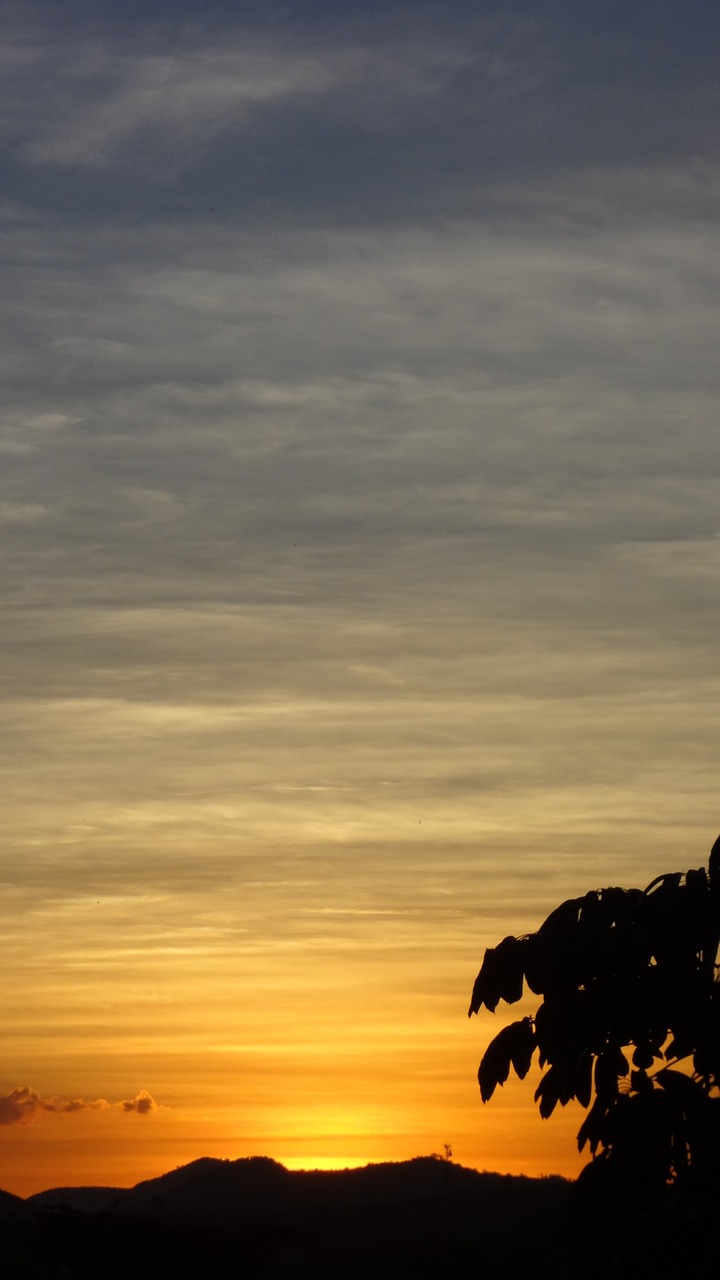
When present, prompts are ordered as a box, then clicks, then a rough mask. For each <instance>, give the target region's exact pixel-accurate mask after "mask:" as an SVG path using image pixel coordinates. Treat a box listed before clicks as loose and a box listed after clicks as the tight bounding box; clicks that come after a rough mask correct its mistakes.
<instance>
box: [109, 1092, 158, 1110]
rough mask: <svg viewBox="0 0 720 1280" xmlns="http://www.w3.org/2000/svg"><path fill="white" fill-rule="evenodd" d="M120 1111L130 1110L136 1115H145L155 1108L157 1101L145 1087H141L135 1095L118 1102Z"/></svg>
mask: <svg viewBox="0 0 720 1280" xmlns="http://www.w3.org/2000/svg"><path fill="white" fill-rule="evenodd" d="M118 1106H119V1107H120V1110H121V1111H125V1112H132V1113H133V1114H135V1115H138V1116H147V1115H149V1114H150V1112H151V1111H155V1110H156V1109H157V1103H156V1102H155V1100H154V1098H152V1097H151V1095H150V1094H149V1093H148V1092H147V1090H146V1089H141V1091H140V1093H138V1094H137V1096H136V1097H134V1098H131V1099H130V1100H129V1101H127V1102H120V1103H118Z"/></svg>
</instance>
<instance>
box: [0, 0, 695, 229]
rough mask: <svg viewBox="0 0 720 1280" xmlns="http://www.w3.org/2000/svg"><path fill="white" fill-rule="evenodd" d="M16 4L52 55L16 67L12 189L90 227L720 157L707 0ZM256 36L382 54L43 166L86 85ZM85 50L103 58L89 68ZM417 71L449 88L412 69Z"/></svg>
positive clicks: (344, 204)
mask: <svg viewBox="0 0 720 1280" xmlns="http://www.w3.org/2000/svg"><path fill="white" fill-rule="evenodd" d="M8 12H9V18H8V19H7V20H6V25H7V35H8V36H9V39H10V42H11V43H12V41H13V38H16V39H20V40H24V41H25V42H27V43H28V44H29V45H30V46H31V47H32V48H34V49H35V51H36V54H37V63H36V67H35V70H34V72H33V73H32V81H31V80H30V79H29V78H28V70H27V67H26V65H25V64H24V63H22V62H19V63H18V64H17V65H16V66H15V67H12V66H11V68H10V71H9V73H8V77H7V78H6V87H5V94H6V95H7V97H8V99H13V98H14V99H15V101H16V104H17V105H16V111H15V120H16V128H15V130H11V131H10V133H9V135H8V134H7V133H6V139H5V144H4V148H3V152H2V168H3V171H4V183H5V187H6V190H8V189H11V190H12V191H13V192H14V193H15V195H16V196H19V197H20V198H21V200H22V202H23V203H24V204H26V205H27V206H29V207H31V208H34V209H36V210H46V211H50V210H52V211H53V212H54V214H55V215H56V216H58V217H60V218H62V217H63V216H67V217H69V218H72V219H73V220H75V221H77V220H83V219H85V218H88V217H90V218H92V219H97V218H102V219H109V220H111V221H115V220H118V219H119V220H120V221H125V222H130V223H134V222H135V221H137V220H142V219H144V218H150V219H152V220H155V219H157V220H161V221H163V220H167V219H172V220H178V221H181V220H184V219H187V218H195V217H203V216H206V215H207V216H212V217H213V218H214V219H216V220H220V221H222V220H224V219H229V220H230V221H233V222H235V221H236V220H237V219H238V217H240V218H242V219H247V220H249V221H250V222H255V221H257V220H260V221H262V222H264V221H267V220H268V219H270V220H272V221H278V220H279V221H281V222H282V221H284V220H286V219H287V220H289V221H291V222H293V223H298V222H299V223H305V224H306V223H311V224H318V225H326V224H337V223H339V224H348V223H350V224H359V225H362V224H364V223H369V224H373V225H375V224H377V223H378V222H380V223H381V222H383V221H390V222H395V221H398V220H400V221H402V220H403V219H408V218H412V219H415V218H417V217H418V216H419V215H420V214H421V215H422V216H423V217H425V218H427V217H429V218H433V217H436V216H446V215H448V214H452V215H453V216H456V215H460V216H463V215H465V216H473V215H474V214H475V213H476V212H477V211H478V205H479V202H480V203H481V204H482V205H483V208H485V207H486V202H487V200H488V198H489V197H488V194H487V191H488V188H489V186H490V185H491V184H493V183H498V182H500V183H502V182H504V183H507V182H510V181H516V180H517V179H518V178H520V177H522V178H523V179H526V180H536V179H537V177H538V175H542V174H543V173H546V174H553V175H556V176H557V175H558V174H562V173H563V172H569V173H572V172H573V170H575V169H577V168H579V167H583V166H585V165H588V164H594V165H599V166H602V165H605V164H610V163H612V164H614V165H618V164H619V165H626V166H633V165H638V164H641V163H648V162H649V163H653V164H658V163H663V162H671V161H672V159H673V157H675V156H677V155H682V156H683V157H685V158H687V157H688V156H693V155H697V156H702V157H708V156H709V155H711V154H715V153H716V151H717V138H718V135H717V113H718V106H719V105H720V102H719V99H720V88H719V87H718V78H717V65H718V40H717V37H718V31H719V30H720V20H719V17H718V12H719V11H718V7H717V6H716V5H714V4H710V3H701V2H700V0H691V2H690V3H687V4H683V5H679V4H677V3H674V4H673V3H664V2H659V0H655V2H654V3H642V4H635V5H621V4H616V3H605V4H603V3H598V4H593V5H587V6H583V5H577V4H572V3H569V2H567V0H547V2H546V3H529V2H528V0H526V2H525V3H522V2H518V3H510V4H508V3H487V4H477V3H475V4H472V3H462V2H460V0H450V2H446V3H443V4H439V3H436V2H432V0H426V2H422V0H421V2H420V3H415V4H410V3H397V4H393V3H382V4H381V3H376V2H375V0H370V2H369V3H368V2H364V3H362V4H358V3H344V4H343V3H320V2H312V0H310V2H307V3H302V2H298V3H292V2H289V3H280V2H278V3H272V2H270V3H268V0H264V2H263V3H254V2H250V3H240V4H237V3H236V4H232V3H223V2H222V0H210V3H203V4H200V3H198V2H197V0H194V2H190V0H185V2H183V0H179V2H173V3H167V4H162V3H150V4H148V3H143V4H135V3H129V4H123V5H117V4H115V3H112V4H110V3H108V4H103V3H100V4H98V3H92V4H87V3H80V4H69V5H63V6H57V5H55V4H39V5H36V6H34V7H33V6H31V7H30V8H29V9H25V8H16V9H12V8H11V9H10V10H9V11H8ZM6 38H7V37H6ZM243 42H247V43H248V44H250V45H251V46H253V47H257V48H259V49H262V50H264V51H276V52H278V53H280V54H282V55H283V56H285V57H288V58H291V57H299V56H314V57H318V58H320V59H323V58H325V59H327V60H329V65H330V66H331V67H332V65H333V54H334V51H337V50H341V51H343V52H344V54H345V55H347V56H348V57H349V56H350V54H351V53H353V52H354V54H355V55H356V56H357V57H362V58H364V59H365V61H364V63H362V65H361V69H360V70H359V71H358V70H357V69H356V70H355V72H354V73H353V74H351V75H349V76H348V77H347V79H346V80H344V79H343V76H342V75H338V76H336V78H335V80H334V82H333V83H332V84H330V85H328V86H327V88H326V89H325V90H324V91H323V92H321V93H300V94H298V95H294V94H291V95H287V96H280V97H279V98H278V99H277V101H274V102H263V103H262V104H261V107H260V108H259V109H251V110H250V111H249V112H247V113H246V114H244V115H243V118H242V120H240V119H238V118H233V117H232V114H229V115H228V118H227V119H226V120H224V121H220V122H219V123H218V124H217V126H216V127H215V128H214V129H213V130H212V131H209V132H208V133H207V135H205V136H203V137H202V139H201V140H200V141H195V142H193V141H192V139H189V140H188V139H182V140H181V142H180V143H178V142H177V140H175V141H174V142H173V141H171V142H170V144H168V139H167V137H166V135H165V132H164V129H163V121H162V118H159V119H158V120H157V121H153V120H152V119H149V120H145V121H144V123H143V126H142V128H141V129H138V130H135V131H129V132H128V133H127V136H125V137H124V138H123V139H121V140H120V141H119V142H118V143H117V145H116V146H115V147H114V149H113V153H112V163H109V164H108V163H105V164H100V165H87V164H83V163H78V162H77V161H75V162H67V161H64V162H62V163H57V162H54V161H53V160H52V159H50V160H47V161H45V162H44V163H38V161H37V158H33V157H32V155H31V154H29V149H28V147H27V146H23V145H22V144H23V140H26V139H27V138H28V137H32V133H33V127H34V125H35V126H37V127H38V128H40V127H42V124H43V122H45V121H47V120H48V119H50V120H52V119H53V117H54V116H55V115H56V114H57V113H58V112H59V114H60V115H62V110H63V102H64V100H65V99H66V97H67V96H68V94H69V93H72V95H73V97H74V99H75V102H76V103H77V102H79V101H81V100H82V98H83V97H84V98H85V100H86V101H87V104H88V107H89V108H90V109H92V108H94V107H96V106H97V104H98V103H99V102H101V101H103V100H104V99H105V98H106V96H107V94H108V91H112V90H113V87H114V81H117V82H118V84H119V81H120V78H121V77H122V74H123V65H124V62H126V61H127V60H128V59H132V58H137V57H140V56H152V55H155V56H158V57H180V58H189V59H190V60H192V59H194V58H198V59H199V58H201V57H202V55H203V54H205V53H207V52H208V51H213V52H214V53H217V52H218V50H220V51H222V50H223V48H229V47H230V46H233V45H235V46H238V45H239V46H242V44H243ZM84 48H92V49H93V50H94V51H95V55H96V56H95V59H94V62H93V65H92V68H91V69H87V70H83V67H82V58H81V56H80V55H81V53H82V50H83V49H84ZM75 58H78V67H77V70H76V74H75V75H74V76H73V74H72V71H73V61H74V59H75ZM103 59H104V60H105V61H104V62H103ZM374 64H375V67H374ZM413 67H415V68H416V69H417V71H418V75H419V76H420V77H421V78H422V77H423V76H424V77H426V78H429V80H430V81H431V82H432V88H431V91H428V92H414V91H413V87H412V84H402V83H400V82H399V81H398V80H397V78H396V77H397V76H398V75H399V73H401V72H402V71H403V69H404V68H409V69H412V68H413ZM70 79H72V85H70V84H69V80H70ZM168 145H170V147H171V150H172V155H171V160H172V162H171V163H169V164H168V163H167V157H168ZM30 151H31V149H30Z"/></svg>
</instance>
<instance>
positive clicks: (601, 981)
mask: <svg viewBox="0 0 720 1280" xmlns="http://www.w3.org/2000/svg"><path fill="white" fill-rule="evenodd" d="M719 943H720V838H719V839H718V840H717V841H716V842H715V844H714V846H713V848H712V851H711V854H710V862H709V867H708V869H707V870H705V868H700V869H699V870H693V871H686V872H685V873H682V872H677V873H672V874H668V875H662V876H658V877H657V879H655V880H653V882H652V884H650V885H648V887H647V889H645V890H640V889H619V888H609V889H598V890H595V891H593V892H591V893H587V894H585V896H584V897H582V898H572V899H569V900H568V901H567V902H563V903H562V905H561V906H559V907H558V908H557V909H556V910H555V911H553V912H552V913H551V914H550V915H549V916H548V918H547V919H546V920H545V922H544V923H543V924H542V925H541V926H540V928H539V929H538V930H537V932H536V933H532V934H527V935H526V936H524V937H521V938H511V937H508V938H504V939H503V940H502V942H501V943H500V944H499V945H498V946H497V947H493V948H489V949H488V950H487V951H486V952H485V957H484V959H483V963H482V968H481V969H480V972H479V974H478V976H477V978H476V980H475V986H474V988H473V993H472V1000H471V1003H470V1010H469V1012H470V1014H473V1013H478V1012H479V1010H480V1009H481V1008H482V1007H483V1006H484V1007H485V1008H487V1009H489V1010H491V1011H494V1010H495V1009H496V1007H497V1005H498V1003H499V1001H500V1000H504V1001H506V1002H507V1003H508V1004H512V1003H514V1002H515V1001H517V1000H519V999H520V997H521V995H522V993H523V989H524V985H525V984H527V987H528V988H529V990H530V991H531V992H533V993H534V994H535V995H537V996H541V997H542V1000H541V1002H540V1004H539V1006H538V1008H537V1010H536V1012H535V1014H534V1016H533V1017H526V1018H523V1019H521V1020H520V1021H517V1022H513V1023H512V1024H511V1025H510V1026H507V1027H505V1028H504V1029H503V1030H502V1031H501V1032H500V1033H499V1035H497V1036H495V1038H494V1039H493V1040H492V1041H491V1042H490V1044H489V1045H488V1048H487V1050H486V1052H485V1054H484V1056H483V1059H482V1062H481V1063H480V1069H479V1072H478V1078H479V1082H480V1092H481V1096H482V1099H483V1102H487V1101H488V1100H489V1099H490V1098H491V1097H492V1095H493V1093H494V1092H495V1089H496V1087H497V1086H498V1085H502V1084H504V1083H505V1081H506V1080H507V1078H508V1075H509V1072H510V1068H511V1067H512V1069H513V1070H514V1071H515V1072H516V1073H517V1075H518V1076H520V1078H521V1079H522V1078H524V1077H525V1076H526V1074H527V1072H528V1070H529V1067H530V1063H531V1060H532V1058H533V1057H534V1055H535V1053H536V1052H537V1055H538V1060H539V1065H540V1067H541V1068H545V1070H544V1073H543V1075H542V1077H541V1079H540V1083H539V1084H538V1087H537V1089H536V1091H535V1100H536V1102H537V1103H538V1106H539V1110H540V1115H541V1116H543V1117H547V1116H550V1115H552V1113H553V1111H554V1110H555V1108H556V1106H557V1105H558V1103H559V1104H560V1105H561V1106H565V1104H566V1103H567V1102H569V1101H570V1100H571V1099H577V1101H578V1102H580V1103H581V1104H582V1106H583V1107H585V1108H586V1109H587V1115H586V1116H585V1119H584V1120H583V1123H582V1124H581V1126H580V1130H579V1133H578V1147H579V1149H580V1150H581V1151H583V1150H585V1149H586V1148H587V1149H589V1151H590V1153H591V1156H592V1161H591V1163H590V1164H589V1165H588V1166H586V1168H585V1169H584V1170H583V1172H582V1174H581V1175H580V1179H579V1181H578V1191H579V1197H578V1199H579V1202H580V1203H583V1202H584V1203H586V1204H588V1205H590V1204H591V1205H593V1206H594V1207H595V1208H596V1209H597V1208H598V1207H602V1211H603V1212H604V1213H606V1214H608V1215H610V1214H613V1215H615V1216H617V1215H625V1216H627V1215H628V1214H633V1213H637V1212H638V1211H642V1210H648V1209H652V1207H653V1206H657V1205H660V1204H666V1205H667V1204H668V1203H672V1204H673V1205H675V1206H677V1205H678V1204H684V1205H693V1206H694V1208H695V1209H697V1207H702V1206H703V1205H708V1204H709V1203H710V1202H711V1200H712V1197H713V1195H714V1194H716V1193H717V1190H718V1187H719V1186H720V981H719V977H720V973H719V970H718V963H717V961H718V945H719Z"/></svg>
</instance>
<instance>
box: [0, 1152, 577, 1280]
mask: <svg viewBox="0 0 720 1280" xmlns="http://www.w3.org/2000/svg"><path fill="white" fill-rule="evenodd" d="M570 1185H571V1184H570V1183H567V1182H565V1181H564V1180H563V1179H561V1178H545V1179H533V1178H523V1177H511V1176H509V1175H501V1174H493V1173H479V1172H477V1171H476V1170H474V1169H466V1168H464V1167H463V1166H462V1165H459V1164H455V1163H453V1162H451V1161H446V1160H441V1159H439V1158H438V1157H434V1156H428V1157H419V1158H417V1159H413V1160H408V1161H402V1162H398V1163H389V1164H374V1165H372V1164H371V1165H366V1166H365V1167H364V1168H361V1169H345V1170H340V1171H324V1170H323V1171H289V1170H288V1169H286V1168H284V1166H283V1165H281V1164H278V1163H277V1162H275V1161H274V1160H270V1159H268V1158H266V1157H251V1158H248V1159H240V1160H217V1159H211V1158H203V1159H200V1160H195V1161H193V1162H192V1163H191V1164H187V1165H184V1166H181V1167H180V1168H178V1169H174V1170H172V1171H171V1172H169V1173H166V1174H164V1175H162V1176H161V1177H158V1178H152V1179H150V1180H148V1181H144V1182H140V1183H138V1184H137V1185H136V1186H134V1187H130V1188H122V1187H55V1188H51V1189H49V1190H47V1191H42V1192H40V1193H38V1194H37V1195H34V1196H30V1197H29V1198H28V1199H27V1200H26V1201H24V1202H23V1201H19V1202H18V1204H19V1206H20V1211H21V1214H22V1213H23V1212H24V1213H25V1215H29V1221H28V1222H26V1223H25V1225H24V1226H23V1222H22V1220H19V1221H18V1223H17V1225H16V1230H15V1235H14V1241H15V1246H16V1249H17V1250H18V1251H19V1252H18V1258H19V1259H20V1261H19V1262H18V1263H17V1265H16V1268H15V1270H14V1271H12V1270H10V1271H7V1270H5V1271H3V1280H5V1277H7V1278H8V1280H11V1278H12V1280H25V1277H26V1276H27V1277H28V1278H29V1277H35V1276H36V1275H40V1276H42V1277H43V1278H45V1277H46V1276H47V1277H48V1278H52V1280H55V1277H60V1276H61V1275H63V1276H65V1275H67V1276H72V1278H73V1280H100V1278H101V1280H130V1277H132V1280H146V1278H147V1280H150V1277H152V1280H165V1277H167V1280H186V1278H187V1280H190V1277H192V1280H197V1276H198V1275H203V1274H208V1275H211V1276H212V1278H213V1280H220V1278H222V1277H225V1276H227V1277H228V1280H229V1278H230V1277H233V1278H234V1280H235V1278H237V1277H246V1278H247V1280H251V1278H254V1277H256V1276H257V1277H263V1280H295V1277H308V1280H309V1278H310V1277H312V1278H313V1280H316V1278H317V1280H325V1278H326V1277H327V1278H328V1280H329V1277H333V1280H338V1277H339V1278H340V1280H345V1278H346V1277H347V1280H355V1278H356V1277H358V1278H359V1277H367V1276H368V1275H369V1274H372V1276H373V1280H384V1277H388V1280H389V1278H390V1277H392V1278H393V1280H404V1277H406V1276H407V1277H410V1276H412V1277H413V1278H414V1280H424V1278H425V1277H428V1278H429V1277H445V1276H448V1275H452V1276H453V1277H454V1278H456V1280H462V1277H464V1276H466V1275H467V1276H470V1275H473V1276H474V1275H476V1274H477V1273H478V1269H480V1270H481V1271H482V1274H483V1275H484V1276H485V1277H487V1278H488V1280H492V1277H495V1276H497V1277H498V1278H499V1277H500V1276H503V1277H504V1280H507V1278H508V1277H509V1276H512V1275H514V1274H515V1273H516V1271H517V1274H520V1273H521V1274H522V1275H523V1276H524V1277H525V1278H526V1280H527V1278H529V1277H534V1276H537V1277H540V1276H545V1274H551V1273H550V1272H547V1273H546V1271H545V1270H544V1269H543V1268H544V1265H545V1263H544V1261H543V1259H544V1258H545V1257H546V1256H547V1257H549V1256H554V1254H555V1251H556V1244H555V1241H556V1240H559V1239H560V1238H561V1236H562V1232H563V1229H564V1227H563V1224H564V1212H565V1206H566V1202H567V1197H568V1194H569V1189H570ZM9 1199H10V1200H11V1201H12V1200H14V1199H15V1198H14V1197H10V1198H9ZM1 1209H2V1206H1V1205H0V1212H1ZM11 1243H12V1241H11ZM23 1250H24V1252H23ZM22 1266H25V1268H26V1269H25V1270H24V1271H23V1270H22Z"/></svg>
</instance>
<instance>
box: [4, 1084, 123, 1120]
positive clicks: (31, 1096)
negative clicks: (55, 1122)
mask: <svg viewBox="0 0 720 1280" xmlns="http://www.w3.org/2000/svg"><path fill="white" fill-rule="evenodd" d="M109 1109H110V1103H109V1102H106V1100H105V1099H104V1098H95V1099H94V1100H93V1101H90V1102H88V1101H86V1100H85V1099H84V1098H70V1099H68V1100H66V1101H61V1100H59V1099H57V1098H41V1097H40V1095H39V1094H38V1093H36V1091H35V1090H34V1089H32V1088H30V1086H29V1085H22V1086H20V1087H19V1088H17V1089H13V1090H12V1091H11V1092H10V1093H8V1094H5V1096H4V1097H1V1098H0V1125H11V1124H31V1123H32V1122H33V1120H36V1119H37V1118H38V1116H40V1115H42V1113H43V1112H46V1111H51V1112H57V1113H60V1114H63V1115H75V1114H77V1113H78V1112H81V1111H108V1110H109Z"/></svg>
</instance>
